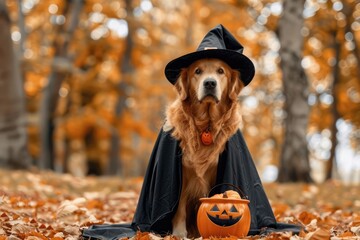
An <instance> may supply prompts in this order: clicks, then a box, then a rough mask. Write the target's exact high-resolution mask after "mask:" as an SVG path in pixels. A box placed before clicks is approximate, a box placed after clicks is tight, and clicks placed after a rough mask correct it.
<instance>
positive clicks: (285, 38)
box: [278, 0, 312, 182]
mask: <svg viewBox="0 0 360 240" xmlns="http://www.w3.org/2000/svg"><path fill="white" fill-rule="evenodd" d="M304 2H305V1H294V0H285V1H284V7H283V15H282V17H281V19H280V20H279V28H278V37H279V41H280V45H281V49H280V57H281V69H282V74H283V76H282V78H283V85H284V86H283V87H284V94H285V97H286V102H285V112H286V119H285V123H284V124H285V138H284V143H283V146H282V152H281V159H280V170H279V177H278V181H280V182H296V181H304V182H311V181H312V179H311V176H310V170H311V169H310V164H309V151H308V147H307V141H306V132H307V126H308V116H309V110H310V107H309V105H308V103H307V100H308V94H309V92H308V85H309V83H308V81H307V77H306V74H305V71H304V69H303V68H302V66H301V60H302V53H303V45H304V44H303V37H302V35H301V29H302V27H303V24H304V19H303V17H302V12H303V9H304Z"/></svg>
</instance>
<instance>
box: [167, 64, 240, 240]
mask: <svg viewBox="0 0 360 240" xmlns="http://www.w3.org/2000/svg"><path fill="white" fill-rule="evenodd" d="M209 80H211V83H210V84H213V86H212V87H209V85H207V84H209ZM206 82H207V83H206ZM214 82H216V83H215V84H214ZM214 85H216V87H214ZM206 86H208V87H206ZM175 87H176V90H177V91H178V98H177V99H176V100H175V101H174V102H173V103H172V104H171V105H170V106H169V107H168V109H167V112H166V122H165V125H164V128H163V129H164V130H165V131H170V130H173V132H172V136H173V137H175V138H176V139H178V140H180V147H181V149H182V152H183V156H182V176H183V177H182V189H181V196H180V201H179V206H178V209H177V212H176V214H175V216H174V217H173V221H172V224H173V234H174V235H176V236H179V237H188V236H191V237H196V236H198V231H197V228H196V212H197V208H198V202H199V201H198V200H199V198H201V197H204V196H205V195H206V194H207V193H208V191H209V190H210V186H213V185H214V184H215V181H216V171H217V164H218V157H219V154H220V153H221V152H222V151H223V150H224V147H225V143H226V142H227V140H228V139H229V138H230V137H231V136H232V135H233V134H235V132H236V131H237V130H238V128H239V125H240V121H241V117H240V112H239V103H238V95H239V93H240V91H241V89H242V88H243V87H244V85H243V84H242V82H241V81H240V73H239V72H238V71H236V70H233V69H231V68H230V67H229V66H228V65H227V64H226V63H225V62H223V61H221V60H218V59H200V60H198V61H196V62H194V63H192V64H191V65H190V66H189V67H187V68H185V69H182V70H181V74H180V77H179V78H178V80H177V82H176V83H175ZM210 88H211V89H210ZM208 128H210V132H211V134H212V136H213V143H212V144H210V145H208V146H207V145H204V144H203V143H202V142H201V133H202V132H203V131H205V130H206V129H208Z"/></svg>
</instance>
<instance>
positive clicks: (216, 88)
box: [175, 59, 244, 104]
mask: <svg viewBox="0 0 360 240" xmlns="http://www.w3.org/2000/svg"><path fill="white" fill-rule="evenodd" d="M239 78H240V73H239V72H238V71H236V70H233V69H231V68H230V67H229V65H227V64H226V63H225V62H223V61H221V60H219V59H200V60H198V61H196V62H194V63H192V64H191V65H190V66H189V67H187V68H184V69H182V71H181V74H180V77H179V79H178V80H177V82H176V84H175V87H176V89H177V91H178V93H179V95H180V99H181V100H182V101H185V100H188V99H190V101H191V102H198V103H200V104H201V103H203V102H205V103H209V102H214V103H219V102H225V101H227V102H228V101H229V100H230V101H236V100H237V97H238V95H239V94H240V91H241V89H242V88H243V86H244V85H243V84H242V82H241V81H240V79H239Z"/></svg>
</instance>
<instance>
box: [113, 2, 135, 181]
mask: <svg viewBox="0 0 360 240" xmlns="http://www.w3.org/2000/svg"><path fill="white" fill-rule="evenodd" d="M131 2H132V1H131V0H125V4H126V7H125V9H126V12H127V18H126V19H127V23H128V34H127V36H126V43H125V45H126V46H125V52H124V53H123V56H122V58H121V57H120V59H122V61H119V62H120V66H119V68H120V72H121V73H122V75H121V76H122V79H121V80H120V82H119V83H118V84H117V90H118V92H119V95H118V99H117V103H116V107H115V115H116V116H115V117H116V118H117V119H120V118H121V114H122V113H123V112H124V110H125V107H126V98H127V92H128V91H129V90H128V82H131V78H132V76H133V74H134V70H135V69H134V66H133V64H132V57H131V54H132V52H133V46H134V39H133V35H134V32H135V31H134V29H135V27H136V26H135V21H134V16H133V11H134V9H133V7H132V6H131ZM119 127H121V126H119ZM120 141H121V139H120V134H119V131H112V133H111V148H110V156H109V163H108V167H107V172H106V173H107V174H110V175H114V174H120V173H121V170H122V169H121V165H120V163H121V159H120V154H119V153H120V146H121V145H120V143H121V142H120Z"/></svg>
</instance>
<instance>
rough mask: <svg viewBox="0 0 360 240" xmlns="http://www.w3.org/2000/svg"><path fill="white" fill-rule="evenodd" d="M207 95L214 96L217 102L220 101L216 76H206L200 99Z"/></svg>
mask: <svg viewBox="0 0 360 240" xmlns="http://www.w3.org/2000/svg"><path fill="white" fill-rule="evenodd" d="M206 97H213V98H214V99H215V101H216V102H219V99H220V96H219V90H218V82H217V81H216V79H214V78H211V77H209V78H206V79H205V80H204V81H203V83H202V85H201V87H200V94H199V100H200V101H202V100H203V99H204V98H206Z"/></svg>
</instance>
